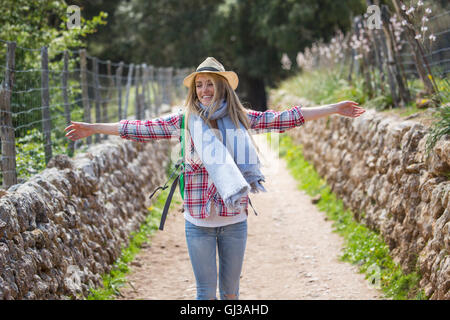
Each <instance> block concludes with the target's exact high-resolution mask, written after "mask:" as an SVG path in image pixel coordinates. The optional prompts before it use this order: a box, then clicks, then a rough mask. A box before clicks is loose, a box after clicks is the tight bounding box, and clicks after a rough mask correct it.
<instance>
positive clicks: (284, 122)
mask: <svg viewBox="0 0 450 320" xmlns="http://www.w3.org/2000/svg"><path fill="white" fill-rule="evenodd" d="M247 115H248V119H249V121H250V128H251V133H264V132H270V131H275V132H284V131H286V130H288V129H291V128H294V127H297V126H301V125H302V124H303V123H305V119H304V118H303V114H302V112H301V107H300V106H295V107H293V108H290V109H288V110H284V111H274V110H267V111H264V112H261V111H254V110H248V112H247ZM180 128H181V114H180V113H174V114H170V115H167V116H163V117H159V118H156V119H153V120H146V121H141V120H121V121H120V122H119V134H120V137H122V138H124V139H128V140H135V141H139V142H149V141H151V140H153V139H171V138H179V137H180ZM186 137H188V135H186ZM189 140H190V141H189V146H188V148H186V150H189V152H190V155H189V156H188V155H187V157H186V159H189V160H188V162H187V163H186V164H185V172H184V174H185V186H184V206H185V209H186V210H188V212H189V213H190V215H191V216H192V217H194V218H200V219H203V218H206V217H207V216H208V215H209V212H207V210H206V205H207V203H208V202H209V201H213V202H214V204H215V205H216V208H218V211H219V215H220V216H234V215H237V214H240V212H233V211H230V210H229V209H227V207H226V206H225V204H224V202H223V200H222V198H221V197H220V195H219V193H218V192H217V190H216V187H215V185H214V183H213V182H212V181H211V179H210V177H209V175H208V172H207V171H206V169H205V167H204V166H203V164H202V163H201V162H199V161H195V160H194V159H198V155H197V156H196V152H195V150H194V145H193V141H192V139H189ZM241 204H242V205H243V207H244V208H245V211H246V212H247V208H248V196H245V197H242V199H241Z"/></svg>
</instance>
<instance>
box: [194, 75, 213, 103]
mask: <svg viewBox="0 0 450 320" xmlns="http://www.w3.org/2000/svg"><path fill="white" fill-rule="evenodd" d="M195 92H196V93H197V97H198V100H200V102H201V103H202V104H203V105H205V106H209V105H210V104H211V102H212V100H213V97H214V84H213V79H212V77H211V76H210V75H207V74H199V75H198V76H196V77H195Z"/></svg>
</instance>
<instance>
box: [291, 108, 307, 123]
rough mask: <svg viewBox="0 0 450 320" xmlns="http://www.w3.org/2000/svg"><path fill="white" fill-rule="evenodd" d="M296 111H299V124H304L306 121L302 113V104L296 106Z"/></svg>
mask: <svg viewBox="0 0 450 320" xmlns="http://www.w3.org/2000/svg"><path fill="white" fill-rule="evenodd" d="M293 109H294V111H295V112H297V114H298V117H296V118H297V124H296V125H297V126H301V125H302V124H304V123H305V118H304V117H303V113H302V106H295V107H294V108H293Z"/></svg>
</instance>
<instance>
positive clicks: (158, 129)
mask: <svg viewBox="0 0 450 320" xmlns="http://www.w3.org/2000/svg"><path fill="white" fill-rule="evenodd" d="M180 120H181V115H180V114H170V115H166V116H162V117H159V118H156V119H153V120H145V121H144V120H121V121H120V122H117V123H85V122H74V121H72V123H71V125H69V126H68V127H67V128H65V129H64V130H65V131H67V133H66V137H67V138H69V139H70V140H73V141H75V140H78V139H82V138H86V137H88V136H90V135H93V134H111V135H116V136H120V137H121V138H123V139H128V140H135V141H138V142H149V141H151V140H153V139H170V138H172V137H179V136H180Z"/></svg>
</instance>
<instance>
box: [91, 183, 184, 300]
mask: <svg viewBox="0 0 450 320" xmlns="http://www.w3.org/2000/svg"><path fill="white" fill-rule="evenodd" d="M168 194H169V188H167V189H166V190H162V191H160V193H159V196H158V197H157V198H156V199H155V201H154V203H153V205H152V206H151V207H149V208H148V215H147V217H146V219H145V221H144V222H143V223H142V225H141V227H140V229H139V231H137V232H133V233H131V235H130V239H129V243H128V246H127V247H124V248H123V249H122V254H121V256H120V258H119V259H118V260H117V261H116V262H115V263H114V265H113V268H112V269H111V271H110V272H109V273H108V274H105V275H103V277H102V278H103V288H95V289H94V288H91V289H90V291H91V293H90V294H89V295H88V297H87V300H114V298H115V297H116V296H118V295H120V288H121V287H123V286H124V285H125V284H126V282H127V279H126V275H127V274H128V273H129V271H130V268H129V264H130V263H131V262H132V261H133V260H134V258H135V256H136V255H137V254H138V253H139V251H140V250H141V246H142V245H143V244H144V243H148V242H149V241H150V239H151V236H152V235H153V234H154V233H155V231H156V230H158V227H159V222H160V220H161V214H162V210H163V208H164V204H165V202H166V199H167V196H168ZM179 198H180V196H178V193H177V192H175V194H174V196H173V200H172V203H171V204H170V209H172V208H173V206H174V205H176V204H180V203H181V202H180V200H179Z"/></svg>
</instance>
